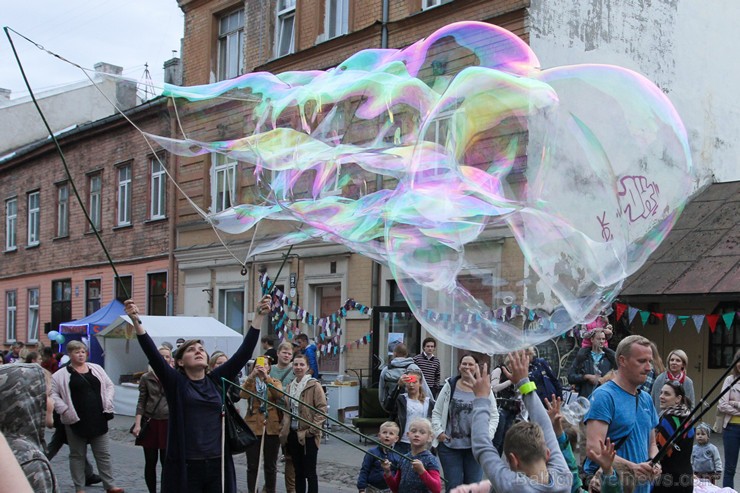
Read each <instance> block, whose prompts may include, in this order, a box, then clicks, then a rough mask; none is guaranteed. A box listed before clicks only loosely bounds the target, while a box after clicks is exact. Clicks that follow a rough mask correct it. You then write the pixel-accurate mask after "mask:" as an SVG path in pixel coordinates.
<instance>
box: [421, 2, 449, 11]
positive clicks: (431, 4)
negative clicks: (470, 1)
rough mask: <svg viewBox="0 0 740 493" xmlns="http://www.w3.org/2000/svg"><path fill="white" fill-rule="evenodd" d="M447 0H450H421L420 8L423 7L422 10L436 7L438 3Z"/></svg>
mask: <svg viewBox="0 0 740 493" xmlns="http://www.w3.org/2000/svg"><path fill="white" fill-rule="evenodd" d="M449 1H451V0H422V2H421V8H422V9H424V10H426V9H431V8H432V7H437V6H439V5H442V4H443V3H447V2H449Z"/></svg>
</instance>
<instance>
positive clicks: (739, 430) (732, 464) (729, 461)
mask: <svg viewBox="0 0 740 493" xmlns="http://www.w3.org/2000/svg"><path fill="white" fill-rule="evenodd" d="M722 443H723V445H724V449H725V463H724V466H725V470H724V476H723V478H722V487H723V488H734V487H735V470H736V469H737V459H738V455H740V425H735V424H728V425H727V426H726V427H725V430H724V431H723V432H722Z"/></svg>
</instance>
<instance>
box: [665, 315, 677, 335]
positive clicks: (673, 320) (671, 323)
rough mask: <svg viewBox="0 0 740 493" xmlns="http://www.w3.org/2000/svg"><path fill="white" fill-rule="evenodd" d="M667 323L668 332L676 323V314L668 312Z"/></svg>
mask: <svg viewBox="0 0 740 493" xmlns="http://www.w3.org/2000/svg"><path fill="white" fill-rule="evenodd" d="M666 324H668V332H670V331H671V330H672V329H673V326H674V325H675V324H676V316H675V315H674V314H672V313H666Z"/></svg>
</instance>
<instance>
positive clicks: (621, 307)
mask: <svg viewBox="0 0 740 493" xmlns="http://www.w3.org/2000/svg"><path fill="white" fill-rule="evenodd" d="M625 312H627V315H628V318H627V321H628V323H629V324H632V322H633V321H634V319H635V317H636V316H637V315H639V316H640V321H641V322H642V325H643V327H644V326H645V325H647V324H648V321H649V319H650V317H651V316H652V317H653V318H654V319H655V320H658V321H665V324H666V328H667V329H668V332H671V331H672V330H673V328H674V327H675V326H676V323H677V322H678V323H680V324H681V327H685V326H686V324H687V323H688V321H689V320H691V321H692V323H693V324H694V327H695V328H696V332H697V333H698V332H701V329H702V327H703V326H704V322H705V321H706V323H707V326H708V327H709V330H710V331H712V333H713V334H714V332H715V331H716V330H717V326H718V325H719V324H720V320H721V321H722V324H724V326H725V328H726V329H727V330H730V329H731V328H732V325H733V323H734V320H735V317H736V316H737V317H740V312H736V311H732V312H727V313H722V314H719V313H709V314H694V315H676V314H674V313H664V312H656V311H650V310H640V309H639V308H636V307H634V306H630V305H628V304H626V303H615V304H614V316H615V320H620V319H621V318H622V316H623V315H624V313H625Z"/></svg>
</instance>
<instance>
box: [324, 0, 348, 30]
mask: <svg viewBox="0 0 740 493" xmlns="http://www.w3.org/2000/svg"><path fill="white" fill-rule="evenodd" d="M348 31H349V0H326V17H325V28H324V32H325V33H326V37H327V38H328V39H331V38H335V37H337V36H341V35H342V34H347V32H348Z"/></svg>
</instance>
